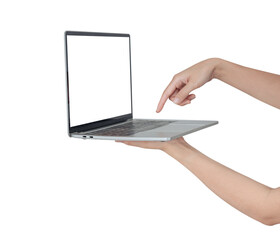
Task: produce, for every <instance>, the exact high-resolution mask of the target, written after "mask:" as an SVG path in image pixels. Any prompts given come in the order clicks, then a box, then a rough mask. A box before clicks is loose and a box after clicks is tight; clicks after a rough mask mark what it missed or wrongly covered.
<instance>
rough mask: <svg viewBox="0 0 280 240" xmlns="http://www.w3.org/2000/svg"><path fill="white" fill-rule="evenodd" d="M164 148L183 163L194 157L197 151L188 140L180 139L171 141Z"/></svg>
mask: <svg viewBox="0 0 280 240" xmlns="http://www.w3.org/2000/svg"><path fill="white" fill-rule="evenodd" d="M162 150H163V151H164V152H165V153H167V154H168V155H169V156H171V157H173V158H175V159H176V160H177V161H179V162H181V163H183V162H186V161H189V160H190V159H192V158H193V157H194V156H195V155H196V152H197V150H195V149H194V148H192V147H191V146H190V145H189V144H187V143H186V142H180V141H176V142H170V143H168V144H167V145H166V146H165V147H164V148H163V149H162Z"/></svg>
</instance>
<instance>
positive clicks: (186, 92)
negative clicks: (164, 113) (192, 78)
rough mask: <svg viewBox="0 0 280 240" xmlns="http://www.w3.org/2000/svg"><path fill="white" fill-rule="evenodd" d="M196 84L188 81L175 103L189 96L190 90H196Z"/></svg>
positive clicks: (176, 97) (177, 95)
mask: <svg viewBox="0 0 280 240" xmlns="http://www.w3.org/2000/svg"><path fill="white" fill-rule="evenodd" d="M194 89H195V88H194V86H193V84H192V83H190V82H188V83H187V84H186V85H185V86H184V87H183V88H182V89H181V90H180V91H179V92H178V93H177V94H176V96H175V98H174V101H173V102H174V103H176V104H180V103H182V102H183V100H185V99H186V98H187V96H189V94H190V92H191V91H192V90H194Z"/></svg>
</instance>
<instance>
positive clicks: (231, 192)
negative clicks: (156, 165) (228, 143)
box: [165, 139, 280, 225]
mask: <svg viewBox="0 0 280 240" xmlns="http://www.w3.org/2000/svg"><path fill="white" fill-rule="evenodd" d="M180 141H181V143H180V144H176V145H174V144H168V145H167V147H166V148H165V151H166V153H168V154H169V155H170V156H172V157H174V158H175V159H176V160H178V161H179V162H180V163H181V164H182V165H184V166H185V167H186V168H187V169H188V170H190V171H191V172H192V173H193V174H194V175H196V177H198V178H199V179H200V180H201V181H202V182H203V183H204V184H205V185H206V186H207V187H208V188H209V189H210V190H211V191H213V192H214V193H215V194H216V195H218V196H219V197H220V198H222V199H223V200H224V201H226V202H227V203H228V204H230V205H231V206H233V207H234V208H236V209H238V210H239V211H241V212H243V213H244V214H246V215H248V216H249V217H252V218H254V219H256V220H258V221H260V222H262V223H263V224H266V225H274V224H278V223H280V188H277V189H272V188H270V187H267V186H265V185H263V184H261V183H258V182H256V181H254V180H252V179H250V178H248V177H246V176H244V175H242V174H240V173H238V172H235V171H233V170H231V169H229V168H227V167H225V166H223V165H222V164H220V163H218V162H216V161H214V160H212V159H210V158H209V157H207V156H205V155H204V154H202V153H200V152H199V151H197V150H196V149H194V148H193V147H191V146H190V145H188V144H187V143H186V142H184V141H183V139H181V140H180Z"/></svg>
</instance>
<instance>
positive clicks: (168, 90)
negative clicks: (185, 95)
mask: <svg viewBox="0 0 280 240" xmlns="http://www.w3.org/2000/svg"><path fill="white" fill-rule="evenodd" d="M175 90H176V86H175V84H174V83H173V84H172V82H171V83H170V84H169V86H168V87H167V88H166V89H165V90H164V92H163V94H162V96H161V98H160V100H159V103H158V106H157V110H156V112H157V113H159V112H160V111H161V110H162V109H163V106H164V104H165V103H166V101H167V99H168V98H169V97H170V96H171V95H172V93H173V92H174V91H175Z"/></svg>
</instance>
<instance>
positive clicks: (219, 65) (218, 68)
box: [209, 58, 225, 80]
mask: <svg viewBox="0 0 280 240" xmlns="http://www.w3.org/2000/svg"><path fill="white" fill-rule="evenodd" d="M209 60H210V61H211V66H212V69H213V72H212V79H213V78H215V79H219V80H222V78H223V77H222V76H223V71H224V63H225V60H223V59H221V58H210V59H209Z"/></svg>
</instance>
